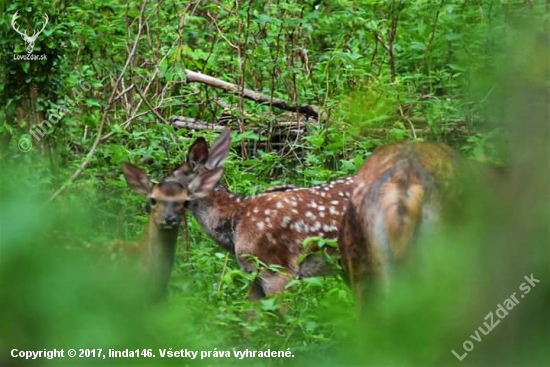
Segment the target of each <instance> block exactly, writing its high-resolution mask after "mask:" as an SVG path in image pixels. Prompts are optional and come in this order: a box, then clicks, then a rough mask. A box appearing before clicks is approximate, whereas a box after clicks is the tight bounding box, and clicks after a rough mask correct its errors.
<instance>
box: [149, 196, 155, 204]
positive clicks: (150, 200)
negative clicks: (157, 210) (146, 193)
mask: <svg viewBox="0 0 550 367" xmlns="http://www.w3.org/2000/svg"><path fill="white" fill-rule="evenodd" d="M156 203H157V201H156V200H155V198H151V199H149V204H151V205H155V204H156Z"/></svg>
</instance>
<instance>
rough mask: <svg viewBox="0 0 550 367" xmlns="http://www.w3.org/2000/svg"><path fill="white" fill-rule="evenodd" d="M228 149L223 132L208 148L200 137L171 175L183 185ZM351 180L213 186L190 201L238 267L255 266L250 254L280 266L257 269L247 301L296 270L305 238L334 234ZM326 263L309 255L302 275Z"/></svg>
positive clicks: (281, 285) (282, 282)
mask: <svg viewBox="0 0 550 367" xmlns="http://www.w3.org/2000/svg"><path fill="white" fill-rule="evenodd" d="M228 150H229V135H228V134H226V135H225V136H224V135H223V134H222V136H221V137H220V138H218V140H217V141H216V142H215V143H214V144H213V146H212V148H211V150H210V151H208V147H207V145H206V142H205V141H204V139H198V140H197V141H196V142H195V143H194V144H193V145H192V146H191V148H190V149H189V154H188V158H187V162H186V163H185V164H184V165H183V166H182V167H180V168H179V169H178V170H176V172H174V175H175V176H176V177H178V178H179V180H180V182H182V183H184V184H185V183H186V182H187V181H188V180H189V179H190V178H192V177H193V176H194V175H195V174H196V173H197V172H205V171H208V170H210V169H215V168H218V167H220V166H221V164H222V163H223V161H224V159H225V157H226V156H227V153H228ZM352 182H353V179H352V178H345V179H340V180H335V181H331V182H328V183H325V184H323V185H319V186H315V187H310V188H294V187H291V186H290V187H289V186H285V187H281V188H273V189H269V190H267V191H266V192H263V193H261V194H258V195H254V196H244V195H238V194H234V193H231V192H229V191H228V190H227V189H226V188H224V187H223V186H221V185H218V186H217V187H216V188H215V189H214V190H213V191H212V192H211V193H210V194H209V195H208V196H206V197H204V198H203V199H200V200H193V201H191V202H189V204H188V208H189V209H190V210H191V212H192V213H193V215H194V216H195V218H196V219H197V220H198V222H199V223H200V224H201V225H202V226H203V227H204V229H205V230H206V231H207V232H208V234H209V235H210V236H211V237H213V238H214V239H215V240H216V242H218V244H219V245H220V246H221V247H223V248H225V249H226V250H228V251H230V252H231V253H234V254H235V255H236V256H237V259H238V262H239V264H240V266H241V268H242V269H243V270H245V271H247V272H252V271H255V270H257V265H256V263H255V262H254V261H253V260H252V259H251V258H250V255H252V256H255V257H257V258H258V259H259V260H260V261H261V262H263V263H264V264H266V265H279V266H280V267H281V269H280V271H279V272H273V271H269V270H263V271H260V272H259V275H258V278H257V280H256V281H255V283H254V285H253V287H252V289H251V292H250V297H251V299H257V298H261V297H263V296H265V295H270V294H273V293H277V292H280V291H282V290H284V287H285V285H286V284H287V283H288V281H289V280H290V278H291V277H292V276H294V275H297V274H298V271H299V266H298V262H297V261H298V257H299V256H300V255H301V254H302V253H303V252H304V249H303V247H302V242H303V240H304V239H305V238H307V237H309V236H320V237H325V238H334V239H336V238H337V237H338V225H339V223H340V220H341V217H342V214H343V210H344V208H345V205H346V203H347V201H348V198H349V194H350V191H351V184H352ZM325 265H326V264H324V262H322V261H319V259H310V260H308V261H307V263H306V264H304V265H303V266H301V269H300V270H301V272H302V274H301V275H304V276H311V275H316V274H319V273H321V272H323V271H324V270H326V267H325Z"/></svg>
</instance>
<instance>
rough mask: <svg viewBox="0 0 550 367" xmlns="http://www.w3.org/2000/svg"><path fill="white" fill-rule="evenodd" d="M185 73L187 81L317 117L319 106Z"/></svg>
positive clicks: (212, 78) (193, 72)
mask: <svg viewBox="0 0 550 367" xmlns="http://www.w3.org/2000/svg"><path fill="white" fill-rule="evenodd" d="M185 73H186V75H187V83H194V82H198V83H202V84H206V85H209V86H211V87H215V88H220V89H223V90H225V91H227V92H229V93H233V94H236V95H239V96H242V97H244V98H246V99H249V100H252V101H255V102H258V103H261V104H271V105H273V106H274V107H277V108H279V109H281V110H285V111H292V112H300V113H303V114H305V115H308V116H312V117H314V118H316V119H318V118H319V107H317V106H315V105H310V104H302V105H300V106H298V105H293V104H290V103H289V102H287V101H285V100H283V99H280V98H271V97H270V96H266V95H265V94H262V93H259V92H255V91H253V90H251V89H246V88H241V87H239V86H238V85H236V84H233V83H229V82H226V81H224V80H221V79H217V78H214V77H212V76H209V75H206V74H202V73H197V72H195V71H191V70H185Z"/></svg>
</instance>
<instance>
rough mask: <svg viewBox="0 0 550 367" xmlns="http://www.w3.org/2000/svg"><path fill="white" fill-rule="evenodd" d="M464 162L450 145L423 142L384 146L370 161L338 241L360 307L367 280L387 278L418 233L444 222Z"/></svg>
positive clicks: (357, 184)
mask: <svg viewBox="0 0 550 367" xmlns="http://www.w3.org/2000/svg"><path fill="white" fill-rule="evenodd" d="M460 165H461V159H460V157H459V155H458V154H457V153H456V152H454V151H453V150H452V149H451V148H449V147H448V146H446V145H443V144H436V143H421V142H404V143H397V144H393V145H389V146H385V147H382V148H380V149H378V150H376V151H375V152H374V153H373V154H372V156H370V157H369V158H368V159H367V160H366V162H365V163H364V165H363V167H362V168H361V170H360V171H359V173H358V174H357V176H356V178H355V182H354V189H353V193H352V196H351V199H350V201H349V203H348V205H347V208H346V210H345V213H344V216H343V220H342V225H341V231H340V237H339V241H338V242H339V247H340V252H341V255H342V263H343V266H344V269H345V271H346V274H347V277H348V279H349V281H350V283H351V287H352V290H353V292H354V296H355V299H356V302H357V303H358V304H359V307H360V305H361V303H362V302H363V299H364V297H365V294H364V293H365V291H366V290H365V287H366V285H367V283H368V282H370V281H375V282H376V281H377V278H383V277H384V276H386V275H387V272H388V271H389V270H390V267H391V265H392V262H394V261H396V260H398V259H400V258H402V257H403V256H404V255H405V253H406V251H407V248H408V247H410V245H411V243H413V242H414V240H415V237H416V236H417V235H418V234H420V233H421V232H424V231H425V230H429V229H431V228H433V227H434V226H435V225H436V224H437V222H438V221H440V220H441V218H442V215H443V208H444V207H445V203H446V202H447V200H448V199H449V196H450V195H451V194H452V193H451V191H452V190H451V187H452V184H453V181H454V180H455V177H456V174H457V170H458V169H459V166H460Z"/></svg>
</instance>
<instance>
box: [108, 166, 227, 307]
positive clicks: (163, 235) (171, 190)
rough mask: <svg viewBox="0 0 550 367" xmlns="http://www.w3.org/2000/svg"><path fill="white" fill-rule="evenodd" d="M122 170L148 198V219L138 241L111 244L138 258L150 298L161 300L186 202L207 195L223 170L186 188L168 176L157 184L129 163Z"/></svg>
mask: <svg viewBox="0 0 550 367" xmlns="http://www.w3.org/2000/svg"><path fill="white" fill-rule="evenodd" d="M122 170H123V172H124V176H125V178H126V181H127V183H128V185H129V186H130V187H131V188H132V190H134V191H135V192H136V193H138V194H141V195H145V196H146V197H147V202H148V203H147V206H148V208H149V221H148V223H147V227H146V228H145V231H144V234H143V236H142V238H141V239H140V240H139V241H137V242H122V241H117V242H114V243H112V246H114V247H116V248H117V249H121V250H122V251H124V252H125V253H126V254H129V255H134V256H135V257H137V260H138V261H139V263H140V265H141V266H140V268H141V271H142V273H143V275H144V276H145V277H146V279H147V280H148V287H147V288H148V291H149V293H150V295H151V297H152V298H153V300H158V299H162V298H164V297H165V295H166V291H167V288H168V282H169V280H170V275H171V272H172V266H173V264H174V256H175V250H176V243H177V238H178V231H179V227H180V224H181V221H182V220H183V219H184V213H185V207H184V204H185V202H187V201H189V200H191V199H193V198H199V197H203V196H204V195H206V194H207V193H208V192H209V191H210V190H211V189H212V188H213V187H214V185H215V184H216V183H217V182H218V181H219V179H220V177H221V173H222V172H221V170H214V171H210V172H205V173H203V174H200V175H197V176H196V177H194V178H193V180H192V181H191V183H190V185H189V187H184V186H183V185H182V184H180V183H178V182H176V181H174V180H170V179H169V178H166V179H164V180H162V181H161V182H160V183H159V184H156V185H154V184H152V183H151V181H149V178H148V177H147V175H146V174H145V173H144V172H143V171H142V170H140V169H139V168H137V167H135V166H133V165H131V164H129V163H123V164H122ZM212 181H214V183H212Z"/></svg>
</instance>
